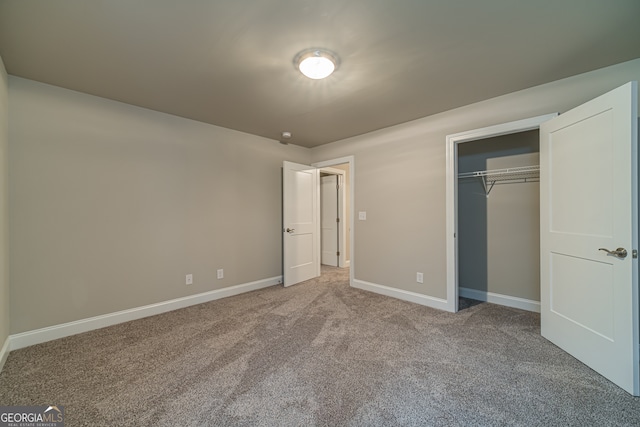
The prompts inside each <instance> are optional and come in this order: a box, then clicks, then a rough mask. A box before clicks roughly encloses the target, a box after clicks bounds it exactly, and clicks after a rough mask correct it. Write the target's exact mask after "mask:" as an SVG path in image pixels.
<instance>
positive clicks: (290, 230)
mask: <svg viewBox="0 0 640 427" xmlns="http://www.w3.org/2000/svg"><path fill="white" fill-rule="evenodd" d="M294 231H296V229H295V228H287V233H293V232H294Z"/></svg>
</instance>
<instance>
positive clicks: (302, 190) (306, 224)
mask: <svg viewBox="0 0 640 427" xmlns="http://www.w3.org/2000/svg"><path fill="white" fill-rule="evenodd" d="M326 168H331V170H333V169H335V171H334V172H335V173H337V174H339V175H342V174H343V172H344V176H345V185H344V192H345V197H343V200H344V201H345V202H344V203H343V207H342V209H343V210H345V211H346V213H345V214H344V216H343V217H344V219H345V220H344V221H343V224H344V225H342V227H344V229H343V230H344V231H343V232H342V234H343V236H344V238H343V239H342V242H343V244H342V246H344V247H345V250H344V254H345V260H344V262H343V265H344V266H345V267H351V268H350V270H349V282H350V285H352V284H353V277H354V270H353V267H354V265H353V262H352V259H353V252H354V245H353V242H354V238H353V235H354V233H353V229H354V227H353V216H352V215H351V214H350V210H351V209H350V207H351V206H353V200H354V183H353V180H352V179H350V176H351V174H353V173H354V157H353V156H348V157H342V158H338V159H334V160H327V161H323V162H319V163H316V164H313V165H304V164H298V163H292V162H287V161H284V162H283V200H282V202H283V203H282V205H283V220H282V233H283V244H282V249H283V284H284V286H291V285H294V284H296V283H300V282H303V281H306V280H309V279H312V278H315V277H318V276H320V274H321V267H320V266H321V264H320V259H321V257H320V253H321V242H320V240H321V239H320V232H321V227H320V218H319V217H320V170H322V169H326ZM347 224H348V225H347ZM347 254H348V255H347ZM347 257H348V258H347Z"/></svg>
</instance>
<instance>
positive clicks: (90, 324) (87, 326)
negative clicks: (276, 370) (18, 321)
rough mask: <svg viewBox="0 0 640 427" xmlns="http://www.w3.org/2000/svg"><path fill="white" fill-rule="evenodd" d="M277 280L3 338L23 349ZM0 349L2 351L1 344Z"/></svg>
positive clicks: (12, 346)
mask: <svg viewBox="0 0 640 427" xmlns="http://www.w3.org/2000/svg"><path fill="white" fill-rule="evenodd" d="M280 283H282V276H278V277H272V278H269V279H263V280H258V281H256V282H250V283H244V284H241V285H235V286H229V287H228V288H222V289H216V290H214V291H209V292H204V293H201V294H196V295H190V296H187V297H183V298H177V299H173V300H169V301H163V302H160V303H157V304H150V305H145V306H142V307H136V308H132V309H129V310H123V311H118V312H115V313H109V314H105V315H102V316H96V317H90V318H88V319H82V320H77V321H74V322H69V323H63V324H61V325H55V326H49V327H46V328H42V329H36V330H33V331H27V332H22V333H19V334H14V335H10V336H9V338H8V339H7V342H9V343H10V344H9V350H17V349H19V348H24V347H28V346H31V345H35V344H40V343H43V342H47V341H51V340H55V339H58V338H64V337H68V336H71V335H75V334H80V333H83V332H88V331H92V330H94V329H100V328H104V327H106V326H112V325H116V324H118V323H123V322H129V321H131V320H136V319H142V318H143V317H149V316H154V315H156V314H161V313H166V312H168V311H173V310H177V309H180V308H185V307H189V306H192V305H196V304H202V303H205V302H209V301H213V300H217V299H220V298H226V297H230V296H234V295H239V294H243V293H245V292H251V291H255V290H257V289H262V288H266V287H269V286H273V285H277V284H280ZM5 347H6V344H5ZM2 351H3V352H4V351H5V348H4V347H3V350H2ZM7 353H8V351H7Z"/></svg>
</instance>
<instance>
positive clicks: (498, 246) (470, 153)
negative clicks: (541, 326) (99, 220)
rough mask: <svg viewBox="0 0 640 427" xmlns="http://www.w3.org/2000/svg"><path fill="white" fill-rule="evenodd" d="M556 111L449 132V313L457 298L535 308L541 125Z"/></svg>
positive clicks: (537, 296)
mask: <svg viewBox="0 0 640 427" xmlns="http://www.w3.org/2000/svg"><path fill="white" fill-rule="evenodd" d="M556 116H557V114H555V113H554V114H547V115H544V116H538V117H532V118H529V119H524V120H518V121H515V122H509V123H504V124H499V125H494V126H489V127H486V128H481V129H475V130H470V131H466V132H461V133H457V134H453V135H448V136H447V140H446V143H447V167H446V170H447V175H446V179H447V187H446V257H447V300H446V308H447V310H448V311H451V312H457V311H458V303H459V300H458V297H459V296H462V297H466V298H471V299H474V300H479V301H488V302H492V303H496V304H501V305H506V306H510V307H516V308H521V309H525V310H530V311H538V312H539V311H540V207H539V206H540V195H539V177H540V168H539V139H540V138H539V128H540V124H541V123H543V122H545V121H547V120H549V119H551V118H553V117H556Z"/></svg>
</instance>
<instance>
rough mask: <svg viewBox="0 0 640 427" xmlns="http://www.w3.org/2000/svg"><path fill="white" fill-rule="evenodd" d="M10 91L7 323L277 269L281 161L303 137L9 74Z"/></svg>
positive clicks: (57, 317)
mask: <svg viewBox="0 0 640 427" xmlns="http://www.w3.org/2000/svg"><path fill="white" fill-rule="evenodd" d="M9 96H10V99H11V109H10V111H9V121H10V123H11V126H10V128H9V146H10V176H11V179H10V182H9V185H10V200H9V210H10V218H11V232H10V243H11V254H12V256H11V322H10V325H11V333H19V332H23V331H28V330H33V329H37V328H42V327H46V326H50V325H56V324H61V323H65V322H70V321H74V320H79V319H84V318H88V317H92V316H97V315H101V314H106V313H111V312H115V311H119V310H125V309H129V308H134V307H139V306H143V305H147V304H152V303H157V302H161V301H166V300H170V299H174V298H179V297H183V296H187V295H191V294H197V293H202V292H205V291H210V290H213V289H219V288H223V287H228V286H231V285H237V284H242V283H248V282H252V281H257V280H261V279H267V278H272V277H276V276H279V275H281V274H282V267H281V265H282V264H281V263H282V260H281V257H282V255H281V252H282V251H281V239H282V234H281V228H282V227H281V167H282V161H283V160H289V161H294V162H299V163H307V164H308V163H309V162H310V151H309V150H308V149H305V148H300V147H296V146H294V145H288V146H285V145H282V144H279V143H278V142H277V141H274V140H269V139H265V138H261V137H257V136H253V135H248V134H244V133H240V132H235V131H231V130H228V129H223V128H220V127H216V126H212V125H208V124H204V123H200V122H195V121H191V120H187V119H183V118H179V117H175V116H171V115H167V114H163V113H158V112H154V111H150V110H145V109H142V108H138V107H134V106H130V105H126V104H122V103H118V102H114V101H110V100H106V99H102V98H97V97H94V96H90V95H86V94H81V93H78V92H73V91H69V90H66V89H62V88H58V87H53V86H49V85H45V84H40V83H36V82H33V81H30V80H25V79H21V78H17V77H13V76H10V77H9ZM218 268H223V269H224V273H225V277H224V279H222V280H217V279H216V269H218ZM188 273H192V274H193V277H194V284H193V285H191V286H188V287H187V286H186V285H185V275H186V274H188Z"/></svg>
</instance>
